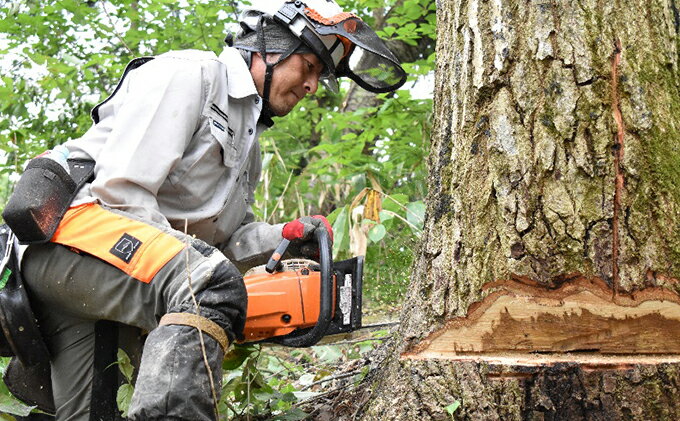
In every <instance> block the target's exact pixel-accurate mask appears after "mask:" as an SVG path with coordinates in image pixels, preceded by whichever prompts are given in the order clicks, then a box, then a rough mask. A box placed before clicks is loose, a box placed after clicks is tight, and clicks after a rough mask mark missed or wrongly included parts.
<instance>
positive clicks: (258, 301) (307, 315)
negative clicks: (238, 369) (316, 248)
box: [243, 262, 335, 342]
mask: <svg viewBox="0 0 680 421" xmlns="http://www.w3.org/2000/svg"><path fill="white" fill-rule="evenodd" d="M310 263H314V262H310ZM310 266H313V265H312V264H310V265H308V266H302V267H298V268H295V269H287V270H284V271H282V272H276V273H267V272H261V273H253V274H246V276H245V277H244V282H245V284H246V289H247V291H248V312H247V316H246V325H245V329H244V331H243V335H244V336H245V340H244V341H243V342H257V341H261V340H264V339H269V338H272V337H275V336H282V335H287V334H289V333H291V332H293V331H294V330H296V329H299V328H307V327H312V326H314V325H315V324H316V323H317V320H318V318H319V309H320V305H319V301H320V300H319V296H320V294H321V280H320V278H321V277H320V272H319V271H318V270H314V269H312V268H311V267H310ZM333 284H335V276H333ZM333 290H335V288H333ZM333 307H335V293H333ZM334 313H335V312H333V314H334Z"/></svg>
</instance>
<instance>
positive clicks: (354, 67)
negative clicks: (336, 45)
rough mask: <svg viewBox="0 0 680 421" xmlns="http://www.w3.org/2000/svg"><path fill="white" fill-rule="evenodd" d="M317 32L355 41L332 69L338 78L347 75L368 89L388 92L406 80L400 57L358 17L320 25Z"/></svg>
mask: <svg viewBox="0 0 680 421" xmlns="http://www.w3.org/2000/svg"><path fill="white" fill-rule="evenodd" d="M315 30H316V32H317V33H318V34H319V35H322V36H326V35H335V36H338V37H339V39H340V40H342V39H343V38H344V39H346V40H349V41H350V42H351V43H352V44H354V46H353V48H352V50H351V51H349V53H348V54H346V55H345V56H344V58H343V59H342V60H341V61H340V63H339V64H338V66H337V67H336V69H335V74H336V76H338V77H341V76H347V77H349V78H350V79H352V80H353V81H355V82H356V83H357V84H358V85H359V86H361V87H362V88H364V89H366V90H368V91H371V92H390V91H394V90H396V89H399V87H401V86H402V85H403V84H404V83H405V82H406V72H405V71H404V69H403V68H402V67H401V65H400V64H399V60H398V59H397V58H396V57H395V56H394V54H392V52H391V51H390V50H389V49H388V48H387V46H386V45H385V43H384V42H383V41H382V40H381V39H380V38H379V37H378V35H376V33H375V32H373V30H372V29H371V28H370V27H369V26H368V25H366V24H365V23H364V22H363V21H362V20H361V19H359V18H357V17H349V18H347V19H345V20H343V21H342V22H339V23H337V24H335V25H319V26H318V27H316V28H315Z"/></svg>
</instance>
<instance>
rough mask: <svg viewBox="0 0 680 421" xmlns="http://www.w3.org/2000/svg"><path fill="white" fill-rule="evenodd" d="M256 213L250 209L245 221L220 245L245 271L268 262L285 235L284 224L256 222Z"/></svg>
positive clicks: (228, 256) (229, 257) (230, 258)
mask: <svg viewBox="0 0 680 421" xmlns="http://www.w3.org/2000/svg"><path fill="white" fill-rule="evenodd" d="M254 220H255V215H254V214H253V211H252V210H251V209H248V211H247V213H246V217H245V218H244V220H243V223H242V224H241V226H240V227H239V229H237V230H236V231H235V232H234V234H232V236H231V237H230V238H229V240H228V241H227V242H226V243H225V244H224V245H223V246H222V247H220V249H221V251H222V253H224V255H225V256H227V258H228V259H229V260H231V261H232V263H234V264H235V265H236V267H237V268H238V269H239V270H240V271H241V272H245V271H246V270H248V269H250V268H251V267H253V266H257V265H263V264H265V263H267V261H268V260H269V257H270V256H271V255H272V253H274V250H276V246H278V245H279V243H280V242H281V240H282V239H283V236H282V235H281V231H282V230H283V224H276V225H271V224H268V223H266V222H254Z"/></svg>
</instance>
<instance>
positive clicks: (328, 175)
mask: <svg viewBox="0 0 680 421" xmlns="http://www.w3.org/2000/svg"><path fill="white" fill-rule="evenodd" d="M338 3H339V4H340V5H341V6H342V7H343V9H345V10H352V11H355V12H356V13H357V14H358V15H359V16H360V17H361V18H362V19H364V20H365V21H366V22H367V23H368V24H369V25H371V27H373V28H374V29H376V31H377V32H378V34H379V35H380V36H381V37H382V38H383V39H387V40H388V46H389V47H390V48H391V49H392V50H393V51H394V52H395V53H396V54H397V56H398V57H399V58H400V60H401V61H402V63H403V66H404V68H405V69H406V71H407V73H408V74H409V79H408V81H407V83H406V85H404V87H402V89H401V90H399V91H398V92H396V93H392V94H380V95H374V94H367V93H365V92H363V91H362V90H360V89H358V88H357V87H356V85H354V84H353V83H349V82H345V83H343V84H342V85H341V93H340V94H337V95H336V94H332V93H330V92H327V91H325V90H324V89H323V88H322V87H320V89H319V91H318V92H317V94H316V95H314V96H312V97H307V98H305V99H304V100H303V101H302V102H301V103H300V105H299V106H298V107H297V108H296V109H295V110H294V111H293V112H292V113H291V114H289V115H288V116H286V117H284V118H277V119H276V124H275V126H274V127H273V128H272V129H270V130H268V131H267V132H265V133H264V135H263V136H262V137H261V138H260V143H261V145H262V151H263V173H262V179H261V182H260V186H259V188H258V190H257V192H256V203H255V205H254V206H253V208H254V210H255V213H256V215H257V217H258V218H259V219H260V220H263V221H267V222H270V223H279V222H286V221H290V220H293V219H295V218H297V217H300V216H303V215H312V214H323V215H328V217H329V220H330V221H331V223H332V224H333V230H334V233H335V244H334V249H333V253H334V257H335V258H336V259H342V258H348V257H351V256H354V255H365V256H366V267H365V274H364V302H365V305H364V308H365V315H366V316H367V320H376V319H383V318H385V315H391V314H394V312H393V310H394V309H396V308H398V306H399V304H400V302H401V299H402V297H403V294H404V293H405V291H406V287H407V285H408V282H409V274H410V268H411V263H412V260H413V256H414V252H415V247H416V245H417V239H418V237H419V235H420V232H421V230H422V222H423V219H424V212H425V207H424V205H423V202H422V200H423V198H424V197H425V195H426V193H427V191H426V184H427V183H426V170H427V168H426V164H425V162H426V159H425V158H426V156H427V153H428V149H429V136H430V114H431V108H432V100H431V92H427V84H426V83H424V82H423V80H424V79H427V78H428V76H431V74H432V72H433V68H434V38H435V24H436V23H435V21H436V16H435V2H432V1H430V0H344V1H343V0H338ZM246 4H247V3H246V2H235V1H232V2H230V1H226V2H224V1H223V2H212V1H197V0H182V1H176V0H154V1H144V0H132V1H77V0H61V1H54V0H50V1H32V0H22V1H0V66H1V70H2V72H1V73H0V149H1V151H2V152H1V153H0V205H4V203H5V202H6V201H7V199H8V197H9V195H10V194H11V191H12V188H13V185H14V183H15V182H16V180H17V179H18V176H19V174H20V173H21V170H22V168H23V167H24V165H25V163H26V161H27V160H29V159H30V158H32V157H34V156H36V155H37V154H39V153H41V152H43V151H44V150H46V149H50V148H52V147H54V146H55V145H57V144H60V143H63V142H65V141H66V140H68V139H71V138H75V137H78V136H80V135H82V134H83V133H84V132H85V131H86V130H87V129H88V128H89V127H90V126H91V124H92V122H91V119H90V114H89V113H90V110H91V108H92V107H93V106H94V105H95V104H96V103H98V102H99V101H101V100H103V99H104V98H106V97H107V96H108V94H109V93H110V92H112V90H113V89H114V87H115V85H116V83H117V82H118V80H119V78H120V76H121V75H122V72H123V69H124V68H125V65H126V64H127V63H128V62H129V61H130V60H131V59H133V58H134V57H139V56H151V55H158V54H162V53H164V52H166V51H170V50H179V49H200V50H209V51H213V52H215V53H216V54H219V53H220V52H221V50H222V48H223V47H224V41H223V40H224V38H225V36H226V34H227V33H229V32H233V31H235V30H236V29H237V25H236V19H237V16H238V13H239V11H240V10H241V9H242V8H243V7H244V5H246ZM423 85H425V87H423ZM150 160H152V158H151V157H150ZM368 348H370V347H368ZM328 353H330V354H333V355H336V356H338V358H340V356H342V355H345V356H346V355H347V354H348V352H346V351H344V350H343V351H342V352H340V351H337V350H323V352H322V354H324V355H326V354H328ZM350 353H351V352H350ZM241 355H242V358H239V359H238V360H237V362H238V363H239V364H241V363H243V365H242V368H241V371H238V372H237V374H238V375H239V376H241V377H240V378H239V379H241V380H242V381H240V382H235V381H234V380H235V377H234V375H233V374H232V375H231V377H229V378H227V379H226V380H225V386H227V387H231V389H230V390H226V392H227V394H229V393H231V394H232V395H231V396H232V398H233V399H232V402H231V403H229V402H223V404H224V405H228V406H230V409H228V410H227V412H229V411H231V412H230V413H231V414H241V415H242V414H244V413H246V412H247V413H250V412H254V413H257V412H258V411H259V412H262V411H264V412H266V411H273V412H274V413H277V411H278V413H281V414H286V413H288V414H289V415H290V414H291V412H290V408H291V405H290V403H291V402H294V401H295V399H293V397H291V395H290V392H291V391H295V392H299V390H297V389H296V388H295V387H292V386H291V387H288V389H286V388H284V387H282V386H281V384H276V385H275V386H278V387H274V388H273V389H272V388H271V387H269V386H270V385H271V383H272V382H269V385H268V384H267V382H266V381H257V379H256V377H257V376H258V375H260V374H261V371H262V370H264V369H263V368H262V367H263V363H262V361H261V353H260V351H259V349H258V350H254V349H249V350H247V352H243V353H242V354H241ZM326 357H327V355H326ZM338 358H336V359H338ZM123 359H124V358H123ZM322 359H323V358H322ZM331 360H332V358H331ZM249 364H250V369H248V368H247V367H248V365H249ZM271 364H272V361H271V359H267V360H266V364H265V365H266V366H268V367H269V366H271ZM233 365H234V364H232V366H233ZM282 366H283V367H285V366H286V365H285V362H282ZM243 367H246V368H243ZM258 367H260V368H258ZM229 368H233V367H229ZM289 368H290V367H289ZM269 369H271V370H274V371H276V368H272V367H269ZM249 370H250V371H249ZM290 371H295V370H294V369H291V370H290ZM305 371H306V370H304V368H303V369H302V370H300V371H299V373H298V374H300V373H302V372H305ZM307 371H308V370H307ZM329 374H330V372H328V373H327V374H326V375H329ZM251 377H252V379H251ZM279 377H280V376H279ZM318 377H319V375H318V372H317V373H315V375H314V377H313V378H312V379H310V380H309V382H310V383H311V382H314V381H318V380H319V379H318ZM243 379H245V380H243ZM258 382H259V383H258ZM235 383H238V384H235ZM230 384H231V386H229V385H230ZM254 386H262V387H259V389H258V390H259V392H261V393H264V395H261V396H260V397H259V398H256V397H255V395H253V396H251V393H250V392H251V389H253V388H254ZM288 386H290V385H288ZM239 387H241V388H242V389H243V390H241V391H240V392H239V389H238V388H239ZM253 390H254V389H253ZM263 391H264V392H263ZM270 392H271V393H270ZM238 393H242V395H241V398H242V399H241V398H238V396H237V395H238ZM245 393H247V395H248V398H247V402H246V398H245V397H244V396H245V395H244V394H245ZM235 396H236V397H235ZM286 396H287V398H286ZM295 396H296V399H297V398H299V397H300V396H303V395H302V394H300V393H297V394H296V395H295ZM234 397H235V398H234ZM2 402H3V401H2V399H0V412H8V413H11V412H12V411H11V410H9V411H8V410H7V408H4V407H1V406H2V404H3V403H2ZM258 403H259V404H260V406H261V408H259V409H258V408H257V404H258ZM8 405H13V404H12V403H8ZM238 405H241V407H240V408H239V407H238ZM277 405H278V406H277ZM3 408H4V410H3ZM277 408H278V409H277ZM15 412H16V411H15ZM291 416H292V415H291ZM0 417H2V415H0Z"/></svg>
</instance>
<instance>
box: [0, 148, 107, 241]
mask: <svg viewBox="0 0 680 421" xmlns="http://www.w3.org/2000/svg"><path fill="white" fill-rule="evenodd" d="M68 164H69V171H70V172H71V173H70V174H69V173H68V172H66V170H65V169H64V168H63V167H62V166H61V165H59V163H57V162H56V161H54V160H52V159H49V158H34V159H32V160H31V161H30V162H29V163H28V166H27V167H26V170H25V171H24V173H23V174H22V175H21V178H20V179H19V182H18V183H17V185H16V187H15V188H14V192H13V193H12V195H11V196H10V198H9V202H8V203H7V206H6V207H5V209H4V210H3V212H2V217H3V219H4V220H5V223H7V225H8V226H9V227H10V228H11V229H12V231H13V232H14V234H15V235H16V237H17V239H18V240H19V242H20V243H21V244H32V243H46V242H48V241H50V239H51V238H52V236H53V235H54V232H55V231H56V230H57V227H58V226H59V222H61V218H62V217H63V216H64V214H65V213H66V211H67V210H68V208H69V206H70V205H71V202H72V201H73V199H74V198H75V196H76V194H77V193H78V190H80V188H81V187H82V186H83V184H85V182H87V181H88V180H90V178H91V177H92V174H93V173H94V164H95V163H94V161H90V160H84V159H69V160H68Z"/></svg>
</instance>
